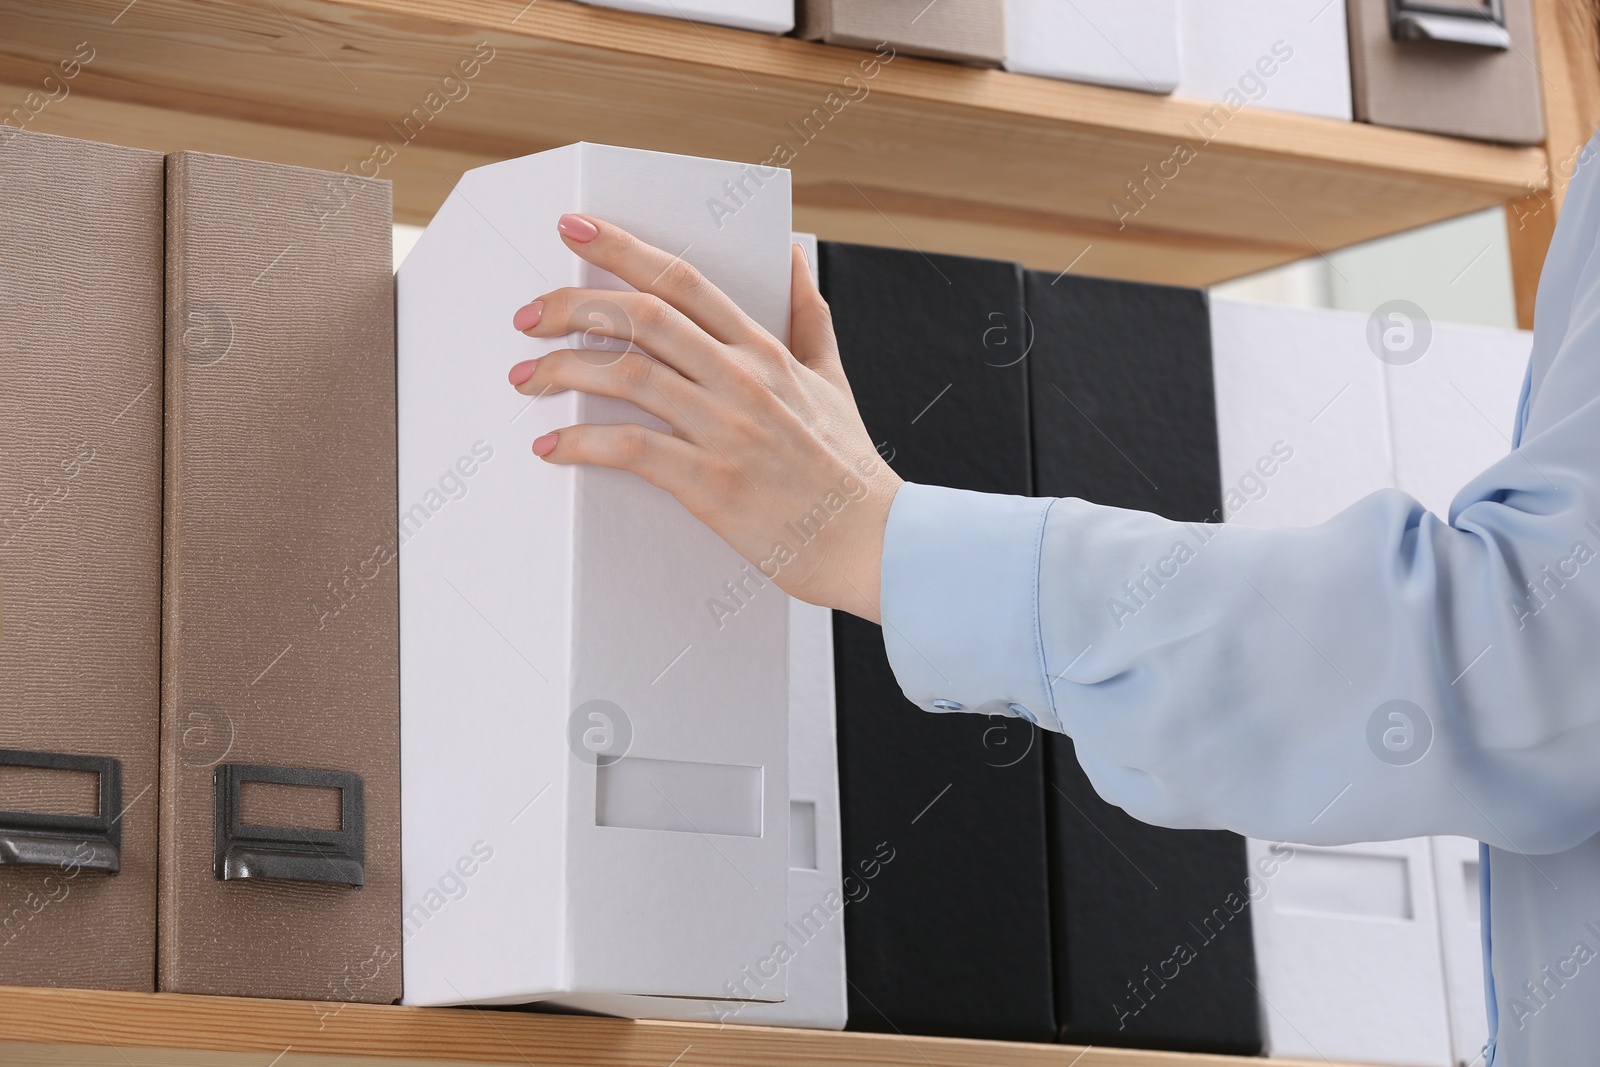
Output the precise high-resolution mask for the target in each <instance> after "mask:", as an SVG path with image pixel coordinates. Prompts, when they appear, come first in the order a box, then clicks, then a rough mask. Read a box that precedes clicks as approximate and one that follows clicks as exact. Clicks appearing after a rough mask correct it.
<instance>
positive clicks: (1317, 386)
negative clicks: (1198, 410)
mask: <svg viewBox="0 0 1600 1067" xmlns="http://www.w3.org/2000/svg"><path fill="white" fill-rule="evenodd" d="M1366 328H1367V316H1365V315H1361V314H1357V313H1356V312H1349V311H1322V310H1315V309H1311V308H1297V307H1285V306H1279V305H1272V304H1253V303H1246V302H1243V301H1230V300H1212V301H1211V337H1212V344H1211V347H1212V364H1213V370H1214V376H1215V382H1216V404H1217V440H1218V444H1219V449H1220V453H1221V464H1222V467H1221V474H1222V483H1223V486H1224V498H1223V499H1224V513H1225V516H1226V518H1227V520H1228V521H1229V522H1239V523H1243V524H1245V525H1247V526H1261V527H1271V526H1315V525H1316V524H1318V523H1320V522H1324V521H1326V520H1328V519H1330V518H1332V517H1333V516H1334V515H1336V514H1338V513H1339V512H1340V511H1343V510H1344V509H1345V508H1347V507H1349V506H1350V505H1351V504H1354V503H1355V502H1356V501H1358V500H1360V499H1361V498H1362V497H1364V496H1366V495H1367V494H1369V493H1371V492H1373V491H1374V490H1376V489H1381V488H1383V487H1384V486H1387V485H1389V484H1391V480H1392V477H1393V474H1392V460H1391V455H1390V448H1389V435H1388V419H1387V415H1386V410H1387V409H1386V403H1385V392H1384V375H1383V368H1384V364H1383V363H1382V361H1380V360H1379V359H1378V358H1377V357H1376V356H1374V355H1373V353H1372V351H1371V349H1369V348H1368V346H1367V339H1366ZM1263 458H1266V459H1268V460H1270V461H1273V462H1272V463H1269V466H1270V467H1271V469H1272V470H1273V473H1272V474H1271V475H1270V476H1264V475H1262V474H1261V472H1260V470H1259V469H1257V466H1256V465H1257V464H1258V463H1260V462H1261V460H1262V459H1263Z"/></svg>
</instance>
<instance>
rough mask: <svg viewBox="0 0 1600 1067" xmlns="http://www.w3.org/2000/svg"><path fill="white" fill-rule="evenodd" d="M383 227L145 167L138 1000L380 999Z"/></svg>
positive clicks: (396, 881) (391, 393)
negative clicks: (154, 204) (160, 462)
mask: <svg viewBox="0 0 1600 1067" xmlns="http://www.w3.org/2000/svg"><path fill="white" fill-rule="evenodd" d="M390 219H391V212H390V189H389V183H388V182H386V181H374V180H366V179H358V178H353V177H350V176H347V175H343V174H329V173H323V172H319V171H312V170H303V169H300V168H297V167H284V166H276V165H272V164H267V163H255V162H249V161H246V160H239V159H230V158H227V157H223V156H214V155H204V154H200V153H192V152H185V153H180V154H178V155H174V156H171V157H169V158H168V160H167V263H166V271H167V313H166V383H167V407H166V481H165V489H166V494H165V524H166V525H165V530H166V541H165V573H164V585H165V599H164V604H163V613H162V615H163V629H162V634H163V651H162V700H161V715H162V727H163V729H162V773H161V899H160V919H161V922H160V932H161V947H160V985H161V988H162V989H163V990H168V991H173V992H184V993H211V994H225V995H238V996H259V997H287V998H300V999H306V1000H318V1001H327V1002H332V1003H340V1002H346V1001H368V1002H385V1001H392V1000H394V999H396V998H397V997H398V996H399V995H400V939H401V928H400V863H399V860H400V855H399V847H400V840H399V837H400V829H399V826H400V823H399V820H400V793H399V785H400V783H399V713H398V705H399V651H398V644H399V637H398V634H399V630H398V599H397V594H398V587H397V582H396V577H395V570H396V559H395V514H396V506H395V377H394V285H393V275H392V271H391V261H390V255H391V253H390V239H391V237H390V235H391V222H390Z"/></svg>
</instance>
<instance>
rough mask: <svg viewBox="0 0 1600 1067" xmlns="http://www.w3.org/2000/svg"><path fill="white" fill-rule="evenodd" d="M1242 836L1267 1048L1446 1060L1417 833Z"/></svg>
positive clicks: (1433, 932) (1445, 1029) (1433, 1064)
mask: <svg viewBox="0 0 1600 1067" xmlns="http://www.w3.org/2000/svg"><path fill="white" fill-rule="evenodd" d="M1249 847H1250V862H1251V867H1252V869H1254V870H1256V871H1264V870H1267V869H1272V870H1274V873H1273V874H1272V875H1270V876H1266V877H1264V880H1265V882H1266V884H1267V891H1266V895H1265V896H1264V897H1263V899H1261V901H1260V902H1259V903H1257V904H1256V905H1255V906H1254V907H1252V908H1251V909H1250V915H1251V922H1252V924H1253V929H1254V933H1255V938H1256V967H1257V970H1258V973H1259V975H1260V977H1259V981H1260V983H1261V1000H1262V1005H1261V1013H1262V1019H1263V1021H1264V1022H1265V1024H1266V1025H1265V1029H1266V1033H1267V1052H1268V1055H1271V1056H1275V1057H1304V1058H1306V1059H1315V1060H1319V1061H1320V1060H1322V1059H1324V1058H1326V1059H1328V1060H1333V1061H1337V1062H1350V1063H1379V1064H1392V1065H1396V1067H1411V1065H1418V1067H1450V1063H1451V1060H1450V1035H1449V1026H1448V1023H1447V1016H1446V1009H1445V994H1444V975H1443V971H1442V965H1441V962H1440V951H1439V926H1438V912H1437V904H1436V900H1435V896H1434V880H1433V860H1432V855H1431V852H1430V846H1429V839H1428V838H1425V837H1419V838H1412V839H1410V840H1406V841H1384V842H1378V843H1375V844H1363V845H1341V846H1339V847H1336V848H1314V847H1310V846H1306V845H1293V846H1285V845H1269V844H1267V843H1266V842H1263V841H1251V842H1250V845H1249ZM1286 849H1287V850H1288V852H1287V853H1285V850H1286ZM1285 854H1287V855H1288V856H1289V858H1288V859H1287V860H1285V859H1283V858H1282V857H1283V856H1284V855H1285ZM1273 860H1275V861H1276V862H1273ZM1263 864H1267V866H1263Z"/></svg>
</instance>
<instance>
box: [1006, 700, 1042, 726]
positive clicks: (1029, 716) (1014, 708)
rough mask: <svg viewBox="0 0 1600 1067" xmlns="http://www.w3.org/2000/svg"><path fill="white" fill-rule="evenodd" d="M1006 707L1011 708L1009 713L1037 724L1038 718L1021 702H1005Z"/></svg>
mask: <svg viewBox="0 0 1600 1067" xmlns="http://www.w3.org/2000/svg"><path fill="white" fill-rule="evenodd" d="M1006 707H1008V708H1010V709H1011V714H1013V715H1015V716H1016V717H1017V718H1019V719H1021V720H1023V721H1024V722H1031V723H1033V725H1035V726H1038V725H1039V720H1038V719H1037V718H1036V717H1035V716H1034V714H1033V712H1031V711H1029V710H1028V709H1027V708H1025V707H1023V706H1022V705H1021V704H1007V705H1006Z"/></svg>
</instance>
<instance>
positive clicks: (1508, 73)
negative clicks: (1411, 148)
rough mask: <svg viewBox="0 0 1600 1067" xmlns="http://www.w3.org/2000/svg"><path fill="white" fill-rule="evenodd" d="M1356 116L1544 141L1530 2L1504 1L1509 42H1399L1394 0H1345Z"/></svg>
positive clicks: (1459, 133)
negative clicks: (1494, 45) (1392, 16)
mask: <svg viewBox="0 0 1600 1067" xmlns="http://www.w3.org/2000/svg"><path fill="white" fill-rule="evenodd" d="M1347 3H1348V11H1349V22H1350V78H1351V84H1352V88H1353V90H1354V100H1355V117H1356V118H1357V119H1359V120H1360V121H1362V122H1371V123H1374V124H1376V125H1379V126H1398V127H1400V128H1401V129H1406V130H1422V131H1424V132H1426V133H1442V134H1447V135H1449V136H1452V137H1474V138H1477V139H1479V140H1484V141H1504V142H1507V143H1510V144H1539V143H1541V142H1543V140H1544V110H1543V104H1542V102H1541V98H1540V95H1539V94H1540V92H1541V89H1540V85H1539V80H1540V79H1539V66H1538V58H1537V57H1538V48H1537V42H1536V41H1535V39H1534V32H1533V2H1532V0H1504V3H1505V19H1506V27H1505V28H1506V30H1507V31H1508V32H1509V34H1510V36H1511V47H1510V48H1509V49H1506V50H1504V51H1499V50H1495V49H1491V48H1478V47H1473V46H1470V45H1463V44H1457V43H1453V42H1449V41H1396V40H1394V38H1393V37H1392V36H1391V35H1390V31H1389V2H1388V0H1347Z"/></svg>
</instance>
